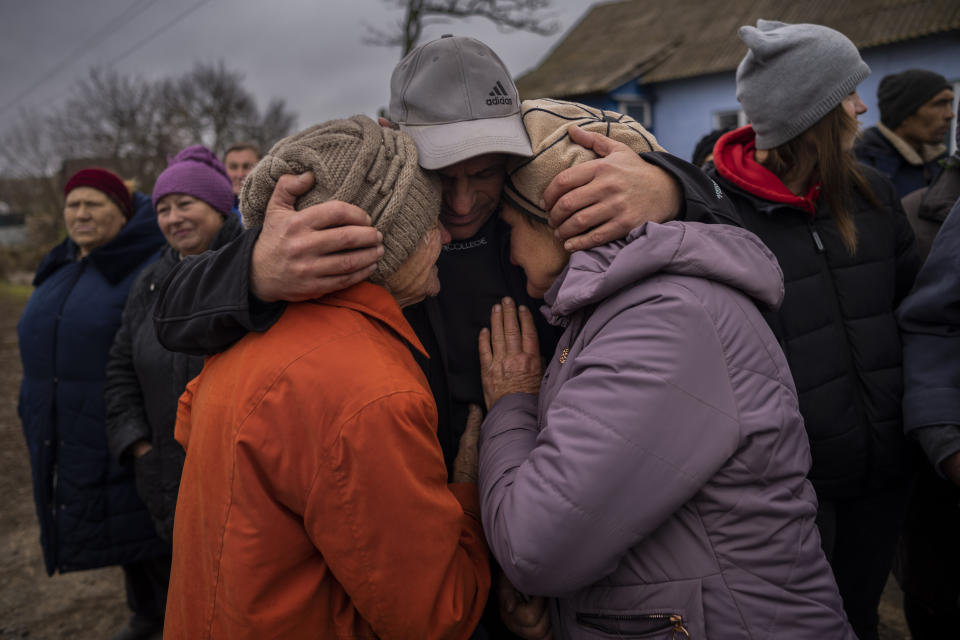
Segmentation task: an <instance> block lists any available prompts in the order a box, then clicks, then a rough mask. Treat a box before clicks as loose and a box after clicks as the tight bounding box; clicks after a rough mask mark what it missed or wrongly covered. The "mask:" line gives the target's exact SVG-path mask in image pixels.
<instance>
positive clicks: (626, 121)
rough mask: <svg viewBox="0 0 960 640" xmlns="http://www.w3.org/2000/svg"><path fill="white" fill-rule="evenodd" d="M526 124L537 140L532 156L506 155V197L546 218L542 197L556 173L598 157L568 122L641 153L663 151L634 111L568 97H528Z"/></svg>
mask: <svg viewBox="0 0 960 640" xmlns="http://www.w3.org/2000/svg"><path fill="white" fill-rule="evenodd" d="M520 113H521V114H522V117H523V125H524V127H526V129H527V134H528V135H529V136H530V144H531V145H533V157H530V158H514V157H511V158H509V159H508V160H507V180H506V182H505V184H504V187H503V195H504V197H505V198H506V199H507V200H508V201H509V202H510V203H511V204H513V205H514V206H517V207H519V208H520V209H522V210H524V211H526V212H527V213H530V214H532V215H534V216H536V217H538V218H543V219H544V220H546V218H547V214H546V212H545V211H543V210H542V209H540V206H539V204H538V203H539V202H540V198H541V197H542V196H543V191H544V189H546V188H547V185H549V184H550V181H551V180H553V178H554V177H555V176H556V175H557V174H558V173H560V172H561V171H563V170H564V169H567V168H569V167H572V166H574V165H577V164H580V163H581V162H586V161H587V160H592V159H594V158H596V157H597V154H595V153H594V152H593V151H591V150H590V149H586V148H584V147H581V146H580V145H578V144H576V143H575V142H573V141H571V140H570V137H569V136H568V135H567V128H568V127H569V126H570V125H571V124H576V125H578V126H579V127H580V128H582V129H585V130H586V131H595V132H597V133H602V134H604V135H606V136H608V137H610V138H613V139H614V140H617V141H619V142H622V143H624V144H626V145H627V146H629V147H630V148H631V149H633V150H634V151H636V152H637V153H643V152H645V151H663V150H664V149H663V147H661V146H660V145H659V144H657V139H656V138H654V137H653V135H652V134H651V133H650V132H649V131H647V130H646V129H644V128H643V127H642V126H640V124H639V123H638V122H637V121H636V120H634V119H633V118H631V117H630V116H626V115H622V114H619V113H616V112H614V111H604V110H602V109H596V108H594V107H588V106H586V105H582V104H578V103H576V102H567V101H565V100H551V99H540V100H524V101H523V104H522V105H520Z"/></svg>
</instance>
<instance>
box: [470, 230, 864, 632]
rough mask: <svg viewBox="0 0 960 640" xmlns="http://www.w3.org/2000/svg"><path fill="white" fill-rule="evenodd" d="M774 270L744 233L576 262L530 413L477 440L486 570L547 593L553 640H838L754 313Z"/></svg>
mask: <svg viewBox="0 0 960 640" xmlns="http://www.w3.org/2000/svg"><path fill="white" fill-rule="evenodd" d="M782 297H783V278H782V274H781V272H780V268H779V266H778V265H777V262H776V259H775V258H774V257H773V255H772V254H771V253H770V251H768V250H767V249H766V247H764V246H763V244H762V243H761V242H760V241H759V240H758V239H757V238H756V236H754V235H753V234H751V233H750V232H748V231H745V230H743V229H739V228H735V227H729V226H725V225H701V224H697V223H683V222H670V223H667V224H664V225H657V224H646V225H644V226H642V227H639V228H638V229H636V230H634V232H633V233H631V235H630V236H629V237H628V238H627V240H626V241H625V242H620V243H614V244H610V245H606V246H603V247H600V248H598V249H594V250H591V251H586V252H580V253H575V254H573V256H572V257H571V259H570V264H569V265H568V267H567V268H566V270H565V271H564V272H563V273H562V274H561V275H560V276H559V278H558V279H557V282H555V283H554V286H553V287H552V288H551V290H550V291H549V292H548V293H547V296H546V300H547V303H548V305H549V309H548V310H547V313H548V315H549V317H550V320H551V321H552V322H555V323H558V324H567V329H566V331H565V333H564V335H563V337H562V338H561V340H560V343H559V345H558V346H557V350H556V355H555V356H554V358H553V361H552V362H551V363H550V365H549V367H548V368H547V371H546V374H545V376H544V379H543V384H542V386H541V389H540V395H539V399H538V397H537V396H533V395H529V394H512V395H509V396H506V397H504V398H503V399H501V400H500V401H499V402H498V403H497V404H496V405H495V406H494V407H493V409H492V410H491V411H490V413H489V415H488V416H487V418H486V420H485V421H484V423H483V428H482V434H481V439H480V498H481V502H482V508H483V523H484V528H485V530H486V535H487V540H488V543H489V545H490V548H491V550H492V551H493V554H494V555H495V556H496V558H497V560H498V561H499V563H500V566H501V567H503V570H504V572H505V573H506V575H507V577H508V578H509V579H510V580H511V581H512V582H513V583H514V585H516V586H517V588H518V589H520V590H521V591H522V592H524V593H528V594H533V595H544V596H551V597H553V598H554V600H552V602H551V608H552V610H551V613H552V621H553V627H554V635H555V637H556V638H686V637H689V638H694V639H702V638H715V639H720V640H731V639H736V638H750V639H752V640H759V639H761V638H767V639H771V640H772V639H777V640H782V639H784V638H790V639H804V638H810V639H815V640H827V639H829V640H836V639H841V640H843V639H848V638H850V639H852V638H854V635H853V632H852V631H851V630H850V628H849V626H848V624H847V621H846V616H845V615H844V613H843V609H842V606H841V601H840V596H839V594H838V592H837V587H836V584H835V582H834V579H833V574H832V573H831V571H830V567H829V566H828V565H827V561H826V559H825V558H824V555H823V552H822V551H821V549H820V537H819V534H818V532H817V528H816V525H815V524H814V516H815V514H816V509H817V505H816V497H815V495H814V491H813V488H812V486H811V485H810V483H809V482H808V481H807V480H806V478H805V476H806V473H807V470H808V469H809V468H810V450H809V446H808V444H807V438H806V434H805V433H804V429H803V420H802V418H801V417H800V413H799V411H798V409H797V397H796V391H795V389H794V385H793V380H792V378H791V376H790V371H789V370H788V368H787V363H786V360H785V359H784V356H783V353H782V352H781V350H780V347H779V346H778V344H777V342H776V340H775V339H774V337H773V334H772V333H771V332H770V330H769V328H768V327H767V323H766V322H765V321H764V320H763V318H762V317H761V315H760V313H759V311H758V310H757V308H756V305H757V304H761V305H764V306H767V307H776V306H777V305H779V304H780V301H781V299H782Z"/></svg>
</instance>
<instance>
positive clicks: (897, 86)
mask: <svg viewBox="0 0 960 640" xmlns="http://www.w3.org/2000/svg"><path fill="white" fill-rule="evenodd" d="M877 103H878V106H879V108H880V122H878V123H877V125H876V126H873V127H870V128H869V129H866V130H865V131H864V132H863V135H862V137H861V138H860V140H859V141H858V142H857V145H856V147H855V151H856V154H857V158H859V160H860V162H863V163H864V164H867V165H870V166H871V167H873V168H875V169H876V170H877V171H879V172H880V173H882V174H884V175H886V176H887V177H889V178H890V179H891V180H893V184H894V186H896V188H897V194H898V195H899V196H900V197H901V198H902V197H903V196H905V195H907V194H908V193H911V192H913V191H916V190H917V189H921V188H923V187H926V186H928V185H929V184H930V183H931V182H933V179H934V178H936V176H937V174H938V173H939V172H940V164H939V161H940V160H941V159H942V158H944V157H945V156H946V155H947V146H946V145H945V144H944V140H945V139H946V137H947V134H948V133H949V132H950V121H951V120H953V116H954V113H953V87H952V86H951V85H950V83H949V82H947V79H946V78H944V77H943V76H942V75H940V74H939V73H935V72H933V71H927V70H925V69H909V70H907V71H903V72H901V73H894V74H890V75H888V76H884V78H883V79H882V80H881V81H880V86H879V87H878V88H877Z"/></svg>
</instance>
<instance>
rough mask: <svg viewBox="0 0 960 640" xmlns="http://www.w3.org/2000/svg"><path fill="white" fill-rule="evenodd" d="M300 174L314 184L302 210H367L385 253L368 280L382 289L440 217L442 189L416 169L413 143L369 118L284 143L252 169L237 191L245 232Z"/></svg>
mask: <svg viewBox="0 0 960 640" xmlns="http://www.w3.org/2000/svg"><path fill="white" fill-rule="evenodd" d="M305 171H311V172H312V173H313V176H314V179H315V183H314V185H313V186H312V187H311V188H310V190H309V191H307V192H306V193H305V194H303V195H302V196H300V197H299V198H298V199H297V203H296V209H297V210H298V211H299V210H301V209H305V208H307V207H309V206H311V205H314V204H319V203H321V202H326V201H328V200H342V201H344V202H348V203H350V204H353V205H356V206H358V207H360V208H361V209H363V210H364V211H366V212H367V213H368V214H369V215H370V218H371V219H372V220H373V226H374V227H376V228H377V230H379V231H380V232H381V233H382V234H383V247H384V253H383V256H382V257H381V258H380V260H379V261H378V262H377V270H376V272H375V273H374V274H373V275H372V276H370V280H371V281H373V282H377V283H382V282H384V281H385V280H386V279H387V278H388V277H389V276H390V275H391V274H393V272H394V271H396V270H397V269H398V268H399V267H400V265H401V264H403V263H404V261H406V259H407V258H408V257H410V254H412V253H413V251H414V250H415V249H416V248H417V244H418V243H419V242H420V240H421V239H422V238H423V237H424V235H426V233H427V231H429V230H430V228H431V227H432V226H433V225H434V223H435V222H436V221H437V217H438V215H439V214H440V186H439V183H438V181H437V179H436V178H435V177H433V176H429V175H428V174H426V173H425V172H424V171H423V169H421V168H420V167H419V165H418V164H417V148H416V147H415V146H414V144H413V140H412V139H411V138H410V136H408V135H406V134H405V133H401V132H400V131H395V130H393V129H387V128H384V127H381V126H380V125H378V124H377V123H376V122H374V121H373V120H371V119H370V118H368V117H366V116H353V117H352V118H350V119H348V120H331V121H329V122H324V123H322V124H318V125H316V126H313V127H310V128H309V129H306V130H304V131H301V132H300V133H295V134H294V135H292V136H289V137H287V138H284V139H283V140H281V141H280V142H278V143H277V144H275V145H273V148H272V149H270V151H269V152H268V153H267V155H265V156H264V157H263V158H262V159H261V160H260V162H259V163H258V164H257V166H256V167H254V169H253V171H251V172H250V175H249V176H247V179H246V180H245V181H244V183H243V190H242V191H241V192H240V211H241V213H242V214H243V223H244V225H245V226H247V227H254V226H258V225H261V224H263V218H264V213H265V211H266V208H267V203H268V202H269V201H270V196H271V195H272V194H273V189H274V187H275V186H276V184H277V180H278V179H279V178H280V176H282V175H285V174H288V173H292V174H300V173H303V172H305Z"/></svg>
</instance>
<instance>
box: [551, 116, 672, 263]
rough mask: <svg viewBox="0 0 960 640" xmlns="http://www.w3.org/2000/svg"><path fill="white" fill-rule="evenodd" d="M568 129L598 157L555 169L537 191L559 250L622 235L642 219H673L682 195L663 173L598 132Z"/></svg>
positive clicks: (631, 151)
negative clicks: (548, 182) (542, 189)
mask: <svg viewBox="0 0 960 640" xmlns="http://www.w3.org/2000/svg"><path fill="white" fill-rule="evenodd" d="M568 133H569V135H570V139H571V140H572V141H573V142H576V143H577V144H579V145H581V146H583V147H586V148H588V149H592V150H593V151H594V153H596V154H597V155H598V156H600V157H599V158H596V159H594V160H589V161H587V162H583V163H581V164H578V165H574V166H573V167H570V168H568V169H565V170H563V171H561V172H560V173H559V174H557V175H556V176H555V177H554V179H553V180H552V181H551V182H550V184H549V185H547V188H546V189H545V190H544V192H543V200H542V201H541V202H540V208H541V209H543V210H544V211H547V212H548V213H549V215H550V224H551V225H552V226H553V227H554V228H556V230H557V236H558V237H559V238H560V239H562V240H564V244H563V248H564V249H566V250H567V251H579V250H581V249H590V248H593V247H597V246H600V245H602V244H606V243H608V242H611V241H613V240H619V239H620V238H625V237H626V236H627V234H629V233H630V231H631V230H633V229H635V228H636V227H639V226H640V225H641V224H643V223H644V222H666V221H667V220H672V219H674V218H676V217H677V213H678V212H679V211H680V205H681V202H682V197H683V194H682V192H681V190H680V186H679V185H678V184H677V182H676V180H674V178H673V177H672V176H671V175H670V174H669V173H667V172H666V171H664V170H663V169H661V168H660V167H657V166H656V165H653V164H650V163H649V162H647V161H645V160H644V159H643V158H642V157H641V156H640V155H638V154H637V152H635V151H634V150H633V149H631V148H630V147H628V146H627V145H625V144H623V143H622V142H617V141H616V140H613V139H611V138H608V137H606V136H604V135H602V134H600V133H595V132H592V131H584V130H583V129H581V128H580V127H577V126H575V125H571V126H570V128H569V129H568Z"/></svg>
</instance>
